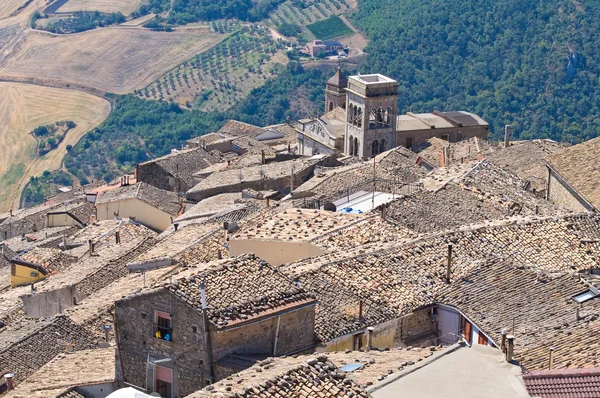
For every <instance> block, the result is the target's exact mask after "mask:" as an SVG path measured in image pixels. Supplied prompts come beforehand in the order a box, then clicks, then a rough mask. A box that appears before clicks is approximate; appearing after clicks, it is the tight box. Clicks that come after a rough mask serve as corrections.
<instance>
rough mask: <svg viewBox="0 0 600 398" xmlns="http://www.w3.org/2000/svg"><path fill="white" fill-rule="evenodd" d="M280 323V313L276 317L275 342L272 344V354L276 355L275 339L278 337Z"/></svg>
mask: <svg viewBox="0 0 600 398" xmlns="http://www.w3.org/2000/svg"><path fill="white" fill-rule="evenodd" d="M280 323H281V315H280V316H278V317H277V330H276V331H275V343H274V344H273V356H274V357H276V356H277V339H278V338H279V324H280Z"/></svg>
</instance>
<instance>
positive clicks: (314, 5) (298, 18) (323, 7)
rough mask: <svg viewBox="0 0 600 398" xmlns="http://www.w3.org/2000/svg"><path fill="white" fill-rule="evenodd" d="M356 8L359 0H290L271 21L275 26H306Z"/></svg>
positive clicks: (282, 5) (280, 7) (279, 8)
mask: <svg viewBox="0 0 600 398" xmlns="http://www.w3.org/2000/svg"><path fill="white" fill-rule="evenodd" d="M356 8H357V0H288V1H286V2H284V3H283V4H281V5H280V6H279V7H278V8H277V10H275V12H274V13H273V14H271V17H270V20H271V22H272V23H274V24H275V25H278V24H281V23H290V24H293V25H298V26H306V25H309V24H311V23H315V22H318V21H322V20H325V19H327V18H329V17H330V16H332V15H340V14H345V13H348V12H350V11H352V10H356Z"/></svg>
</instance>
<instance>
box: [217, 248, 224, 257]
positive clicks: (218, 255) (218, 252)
mask: <svg viewBox="0 0 600 398" xmlns="http://www.w3.org/2000/svg"><path fill="white" fill-rule="evenodd" d="M222 258H223V255H222V254H221V249H219V250H217V259H218V260H221V259H222Z"/></svg>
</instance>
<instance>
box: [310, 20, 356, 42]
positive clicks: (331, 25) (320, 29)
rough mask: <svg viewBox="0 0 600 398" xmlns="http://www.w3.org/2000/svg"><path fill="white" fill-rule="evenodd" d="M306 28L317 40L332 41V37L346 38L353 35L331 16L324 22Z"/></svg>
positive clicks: (342, 23)
mask: <svg viewBox="0 0 600 398" xmlns="http://www.w3.org/2000/svg"><path fill="white" fill-rule="evenodd" d="M306 27H307V28H308V30H310V31H311V33H312V34H313V35H315V37H316V38H317V39H319V40H328V39H333V38H334V37H340V36H346V35H349V34H352V33H353V32H352V31H351V30H350V28H349V27H347V26H346V24H345V23H344V22H343V21H342V20H341V19H340V17H338V16H337V15H333V16H331V17H329V18H327V19H326V20H324V21H319V22H315V23H313V24H310V25H307V26H306Z"/></svg>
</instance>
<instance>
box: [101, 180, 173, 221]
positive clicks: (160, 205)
mask: <svg viewBox="0 0 600 398" xmlns="http://www.w3.org/2000/svg"><path fill="white" fill-rule="evenodd" d="M181 202H182V201H181V199H180V198H179V196H178V195H177V194H176V193H175V192H170V191H165V190H162V189H159V188H156V187H154V186H153V185H150V184H147V183H145V182H138V183H135V184H131V185H129V184H125V185H121V186H119V187H117V188H115V189H111V190H109V191H104V192H102V193H101V194H100V195H99V196H98V198H97V199H96V209H97V217H98V220H112V219H114V218H119V217H122V218H129V219H131V220H134V221H136V222H139V223H141V224H143V225H145V226H146V227H148V228H150V229H153V230H155V231H161V232H162V231H164V230H165V229H167V228H168V227H169V226H170V225H171V223H172V221H173V219H174V218H177V216H179V215H181V214H183V211H184V210H185V205H183V204H182V203H181Z"/></svg>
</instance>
